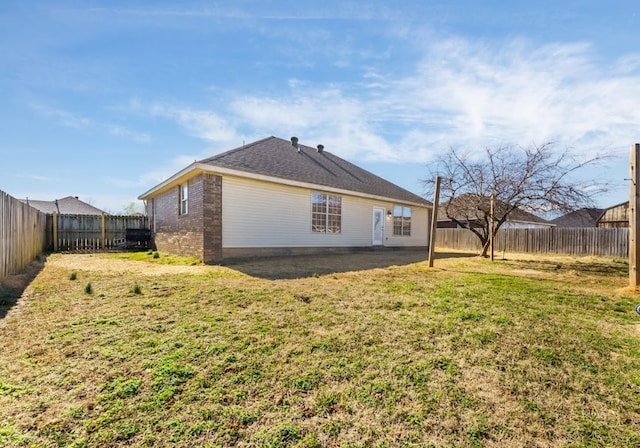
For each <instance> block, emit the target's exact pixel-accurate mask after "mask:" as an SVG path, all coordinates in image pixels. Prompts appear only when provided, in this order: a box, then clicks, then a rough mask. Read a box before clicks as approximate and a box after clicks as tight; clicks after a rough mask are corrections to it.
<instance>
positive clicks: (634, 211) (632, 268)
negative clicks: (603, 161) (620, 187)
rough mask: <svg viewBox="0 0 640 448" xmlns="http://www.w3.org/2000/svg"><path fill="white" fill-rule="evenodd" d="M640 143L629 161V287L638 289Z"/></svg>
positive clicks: (634, 147) (632, 152) (633, 146)
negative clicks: (639, 165) (639, 167)
mask: <svg viewBox="0 0 640 448" xmlns="http://www.w3.org/2000/svg"><path fill="white" fill-rule="evenodd" d="M639 161H640V143H636V144H635V145H631V156H630V160H629V169H630V173H629V174H630V176H629V181H630V182H629V286H630V287H631V288H633V289H636V288H637V287H638V285H640V274H639V273H638V269H640V244H639V243H640V219H638V218H639V216H638V205H640V204H639V202H640V201H639V199H640V170H639V169H638V162H639Z"/></svg>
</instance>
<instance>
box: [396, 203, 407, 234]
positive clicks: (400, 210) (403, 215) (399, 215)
mask: <svg viewBox="0 0 640 448" xmlns="http://www.w3.org/2000/svg"><path fill="white" fill-rule="evenodd" d="M393 234H394V235H395V236H411V207H403V206H401V205H394V206H393Z"/></svg>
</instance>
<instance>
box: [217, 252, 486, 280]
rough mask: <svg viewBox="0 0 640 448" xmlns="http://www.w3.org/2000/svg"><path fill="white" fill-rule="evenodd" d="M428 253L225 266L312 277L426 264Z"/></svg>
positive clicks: (257, 273) (274, 276) (272, 275)
mask: <svg viewBox="0 0 640 448" xmlns="http://www.w3.org/2000/svg"><path fill="white" fill-rule="evenodd" d="M476 256H477V255H476V254H473V253H458V252H456V253H453V252H452V253H448V252H439V253H436V254H435V260H438V259H443V258H460V257H476ZM428 259H429V254H428V253H427V252H423V251H416V250H381V251H362V252H355V253H348V254H333V255H299V256H288V257H269V258H255V259H244V260H236V261H232V262H228V263H225V265H226V266H227V267H229V268H231V269H235V270H237V271H240V272H243V273H245V274H247V275H250V276H252V277H259V278H264V279H269V280H279V279H282V280H283V279H293V278H306V277H315V276H319V275H327V274H334V273H339V272H353V271H365V270H369V269H383V268H388V267H391V266H405V265H408V264H413V263H421V262H426V261H427V260H428Z"/></svg>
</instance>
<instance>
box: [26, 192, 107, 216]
mask: <svg viewBox="0 0 640 448" xmlns="http://www.w3.org/2000/svg"><path fill="white" fill-rule="evenodd" d="M21 201H22V202H24V203H25V204H28V205H30V206H31V207H33V208H37V209H38V210H40V211H41V212H43V213H48V214H52V213H58V214H61V215H102V214H103V213H104V214H108V213H106V212H104V211H103V210H100V209H99V208H97V207H94V206H93V205H91V204H87V203H86V202H83V201H81V200H80V199H78V196H67V197H66V198H62V199H54V200H53V201H34V200H33V199H21Z"/></svg>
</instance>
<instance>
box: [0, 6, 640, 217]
mask: <svg viewBox="0 0 640 448" xmlns="http://www.w3.org/2000/svg"><path fill="white" fill-rule="evenodd" d="M639 11H640V5H639V4H638V3H637V2H632V1H616V0H611V1H607V2H605V1H589V0H583V1H572V0H566V1H557V0H555V1H545V0H541V1H535V2H516V1H477V0H470V1H446V2H445V1H441V2H432V1H427V0H406V1H402V0H401V1H397V2H387V1H377V0H376V1H358V2H353V1H348V0H346V1H345V0H340V1H333V0H325V1H323V2H319V1H318V2H315V1H304V0H298V1H258V0H255V1H242V0H239V1H226V2H224V1H215V2H212V1H197V2H194V1H188V0H187V1H181V2H175V1H173V2H164V1H153V2H152V1H140V0H137V1H136V0H131V1H117V0H112V1H106V0H105V1H91V0H87V1H70V0H59V1H13V0H4V1H3V2H1V3H0V92H1V93H2V97H1V100H0V190H3V191H5V192H7V193H9V194H11V195H12V196H14V197H18V198H25V197H29V198H31V199H43V200H52V199H55V198H61V197H65V196H69V195H73V196H79V197H80V198H81V199H83V200H85V201H87V202H90V203H92V204H93V205H95V206H98V207H100V208H103V209H106V210H108V211H111V212H119V211H122V210H123V209H124V207H125V206H126V205H127V204H129V203H130V202H131V201H136V197H137V196H138V195H140V194H141V193H143V192H145V191H146V190H147V189H149V188H150V187H152V186H154V185H156V184H157V183H158V182H160V181H162V180H163V179H165V178H166V177H168V176H169V175H171V174H173V173H174V172H176V171H178V170H179V169H181V168H183V167H184V166H186V165H187V164H189V163H191V162H192V161H193V160H196V159H202V158H205V157H208V156H211V155H214V154H217V153H219V152H222V151H225V150H229V149H232V148H235V147H237V146H240V145H242V144H243V142H247V143H248V142H251V141H254V140H258V139H261V138H264V137H268V136H270V135H275V136H277V137H282V138H285V139H288V138H289V137H291V136H294V135H295V136H298V137H299V138H300V142H301V143H303V144H306V145H309V146H316V145H317V144H319V143H322V144H324V145H325V148H326V150H327V151H330V152H332V153H334V154H336V155H338V156H340V157H343V158H345V159H347V160H349V161H351V162H353V163H356V164H358V165H361V166H362V167H364V168H366V169H368V170H370V171H372V172H374V173H376V174H378V175H380V176H382V177H385V178H387V179H388V180H390V181H392V182H395V183H397V184H398V185H401V186H403V187H404V188H406V189H408V190H411V191H413V192H415V193H418V194H422V193H423V192H424V188H423V185H422V179H424V178H425V177H426V176H428V175H429V169H428V166H429V162H430V161H431V160H433V158H434V157H436V156H437V155H438V154H439V153H442V152H443V151H446V150H447V148H449V147H450V146H453V147H456V148H461V149H468V150H476V149H477V150H481V149H482V148H484V147H485V146H492V145H500V144H516V145H525V146H526V145H528V144H530V143H532V142H533V143H544V142H546V141H554V142H556V145H557V147H558V149H559V150H563V149H565V148H570V149H572V150H573V151H575V152H576V153H577V154H578V155H579V156H580V157H588V156H590V155H595V154H598V153H600V154H604V153H606V154H609V155H610V156H611V158H610V159H609V160H607V162H606V164H605V165H604V166H601V167H600V168H599V169H597V170H590V171H588V172H585V173H584V179H585V180H586V181H588V180H589V178H597V179H599V180H607V181H610V182H612V183H613V185H614V189H613V191H612V192H611V193H609V194H606V195H602V196H601V197H599V198H598V200H597V205H600V206H609V205H613V204H615V203H619V202H623V201H625V200H627V197H628V184H627V181H626V180H625V178H627V177H629V175H628V159H629V147H630V145H631V144H632V143H636V142H640V18H639V17H638V12H639Z"/></svg>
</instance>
